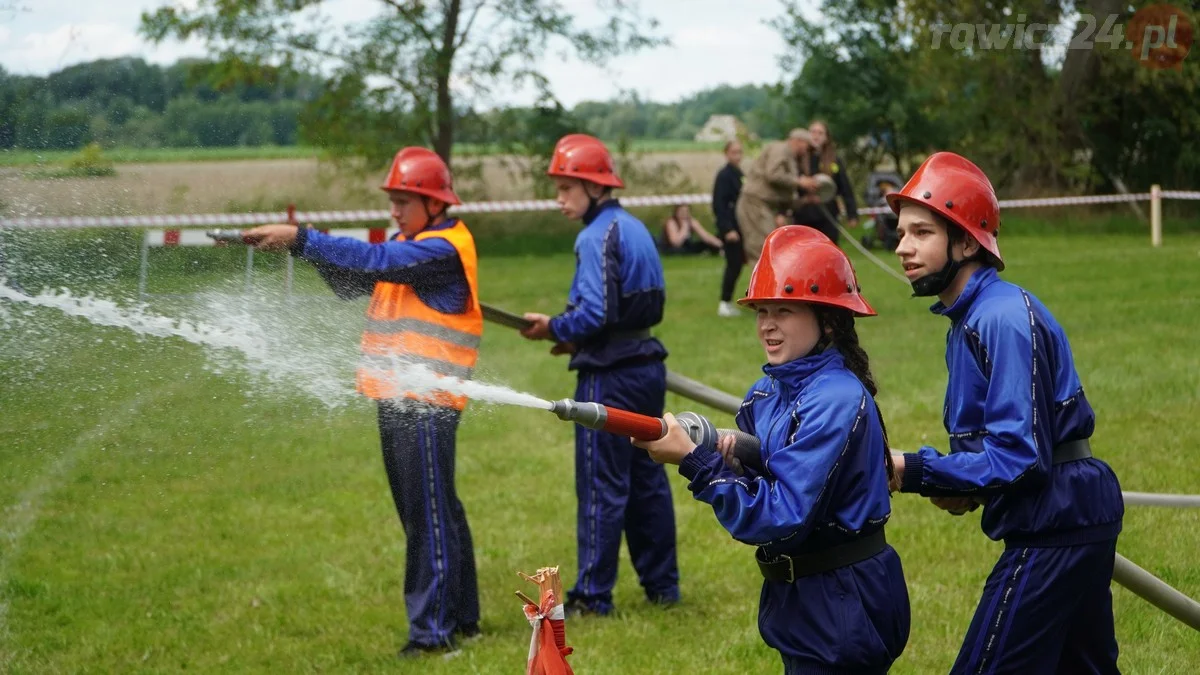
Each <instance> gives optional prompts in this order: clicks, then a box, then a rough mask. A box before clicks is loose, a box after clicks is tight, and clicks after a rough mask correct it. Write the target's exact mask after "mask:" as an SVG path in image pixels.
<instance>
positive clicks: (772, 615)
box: [679, 347, 909, 673]
mask: <svg viewBox="0 0 1200 675" xmlns="http://www.w3.org/2000/svg"><path fill="white" fill-rule="evenodd" d="M763 372H765V373H766V377H764V378H762V379H761V380H759V381H758V382H757V383H755V384H754V386H753V387H752V388H751V389H750V391H749V393H748V394H747V395H746V399H745V401H744V402H743V403H742V406H741V410H740V411H739V412H738V414H737V418H736V421H737V426H738V428H739V429H741V430H742V431H745V432H747V433H750V434H753V435H755V436H757V437H758V438H759V439H760V440H761V442H762V459H763V466H764V469H763V471H764V473H763V474H762V475H757V474H754V473H752V472H748V473H747V475H745V476H738V475H736V474H734V473H733V472H731V471H730V470H729V469H727V468H726V467H725V466H724V463H723V461H722V460H721V458H720V456H719V454H717V453H715V452H713V451H712V450H710V449H706V448H703V447H700V448H697V449H696V450H693V451H692V452H691V453H689V454H688V455H687V456H686V457H685V458H684V459H683V461H682V462H681V463H680V465H679V473H680V474H682V475H683V476H684V477H686V478H687V479H688V480H689V481H691V482H690V484H689V486H688V487H689V489H690V490H691V491H692V493H693V495H694V496H695V498H696V499H698V500H700V501H703V502H707V503H708V504H711V505H712V508H713V511H714V512H715V513H716V515H717V518H718V520H720V521H721V524H722V525H724V526H725V529H727V530H728V531H729V533H730V534H731V535H733V538H734V539H737V540H738V541H741V542H744V543H747V544H752V545H755V546H758V547H759V551H758V558H759V561H760V564H761V562H762V561H764V560H774V559H777V558H778V557H779V556H781V555H783V556H789V557H792V558H794V559H795V560H803V559H805V558H806V557H808V558H814V557H821V556H823V555H825V556H826V557H827V556H828V554H829V553H830V552H835V551H837V550H839V549H848V548H853V547H855V546H857V545H859V544H861V543H864V542H872V541H874V542H877V543H876V545H875V546H874V547H873V548H868V549H867V552H866V554H865V555H860V556H857V559H855V558H850V560H854V561H853V562H849V563H848V564H843V565H838V566H833V565H837V563H833V565H825V566H824V567H826V568H829V569H824V570H820V569H818V570H817V571H813V572H812V573H809V574H806V575H804V576H800V575H799V574H797V573H795V572H794V567H793V569H792V570H789V571H792V572H793V576H796V577H797V578H794V579H792V580H790V581H789V580H788V579H783V580H767V581H764V582H763V587H762V593H761V596H760V600H759V613H758V626H759V631H760V632H761V634H762V637H763V640H764V641H765V642H766V643H767V644H768V645H770V646H771V647H774V648H775V649H777V650H779V651H780V652H781V653H782V655H783V661H784V665H785V670H786V672H788V673H885V672H887V670H888V668H890V667H891V664H892V662H893V661H895V659H896V658H897V657H898V656H899V655H900V653H901V652H902V651H903V650H904V647H905V645H906V644H907V642H908V634H909V601H908V590H907V587H906V586H905V583H904V571H903V569H902V568H901V565H900V558H899V556H898V555H897V554H896V551H895V550H893V549H892V547H891V546H890V545H887V544H886V543H884V542H883V539H882V533H883V528H884V524H885V523H886V522H887V520H888V517H889V516H890V514H891V502H890V498H889V495H888V485H887V483H888V479H887V468H886V464H885V454H884V453H886V452H887V448H886V447H885V443H884V440H883V439H884V436H883V432H882V428H881V424H880V418H879V411H878V409H877V408H876V407H875V401H874V399H873V398H872V397H871V395H870V394H869V393H868V392H867V390H866V389H865V388H864V387H863V385H862V383H861V382H860V381H859V380H858V378H857V377H855V375H854V374H853V373H852V372H851V371H849V370H848V369H847V368H846V367H845V363H844V360H843V357H842V354H841V353H840V352H838V351H837V349H836V348H832V347H831V348H828V349H826V350H825V351H823V352H820V353H818V354H814V355H809V356H805V357H803V358H799V359H795V360H793V361H789V362H787V363H784V364H780V365H777V366H770V365H768V366H765V367H764V368H763ZM765 574H766V573H765V570H764V575H765ZM768 579H770V577H768Z"/></svg>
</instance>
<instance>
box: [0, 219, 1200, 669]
mask: <svg viewBox="0 0 1200 675" xmlns="http://www.w3.org/2000/svg"><path fill="white" fill-rule="evenodd" d="M1003 243H1004V246H1005V252H1006V257H1008V258H1009V259H1010V260H1011V262H1010V263H1009V268H1008V270H1007V271H1006V272H1005V273H1004V275H1005V276H1006V277H1007V278H1009V279H1011V280H1014V281H1016V282H1019V283H1022V284H1024V285H1026V286H1027V287H1028V288H1030V289H1031V290H1032V291H1033V292H1034V293H1035V294H1036V295H1038V296H1039V297H1040V298H1041V299H1042V300H1043V301H1044V302H1045V303H1046V304H1047V305H1048V306H1049V307H1050V308H1051V310H1052V311H1053V312H1054V313H1055V314H1056V315H1057V316H1058V318H1059V320H1060V321H1061V322H1062V324H1063V325H1064V326H1065V328H1066V330H1067V333H1068V335H1069V336H1070V338H1071V340H1072V343H1073V346H1074V348H1075V355H1076V358H1077V361H1078V367H1079V371H1080V375H1081V376H1082V379H1083V382H1084V385H1085V387H1086V389H1087V392H1088V397H1089V399H1090V400H1091V402H1092V404H1093V406H1094V407H1095V408H1096V411H1097V414H1098V418H1099V419H1098V424H1097V432H1096V435H1095V437H1094V438H1093V448H1094V450H1095V451H1096V453H1097V454H1098V455H1099V456H1101V457H1103V458H1105V459H1106V460H1108V461H1109V462H1110V463H1111V464H1112V465H1113V466H1114V467H1115V469H1116V471H1117V473H1118V475H1119V476H1120V477H1121V480H1122V483H1123V485H1124V487H1125V488H1126V489H1128V490H1138V491H1160V492H1177V493H1200V462H1197V454H1196V453H1197V451H1198V448H1200V429H1198V428H1197V425H1196V423H1195V420H1196V415H1197V410H1200V395H1198V388H1200V357H1198V356H1197V352H1196V345H1197V344H1198V342H1197V339H1196V335H1197V330H1198V329H1200V257H1198V254H1200V236H1196V235H1172V236H1171V237H1170V238H1169V240H1168V242H1167V245H1166V246H1165V247H1164V248H1162V249H1158V250H1154V249H1151V248H1150V247H1149V246H1148V245H1147V242H1146V238H1145V237H1144V236H1140V235H1139V236H1132V235H1130V236H1123V235H1098V236H1088V235H1084V234H1077V235H1071V236H1067V235H1046V236H1041V237H1030V236H1013V237H1010V238H1007V239H1005V240H1004V242H1003ZM853 257H854V260H855V262H856V265H857V267H858V269H859V272H860V275H861V278H862V286H863V289H864V292H865V293H866V294H867V296H868V298H869V299H870V301H871V302H872V303H873V304H874V305H875V307H876V308H877V309H878V310H879V312H880V315H881V316H880V317H879V318H876V319H870V320H866V321H862V322H860V324H859V325H860V328H861V335H862V339H863V343H864V345H865V346H866V348H867V349H868V351H869V352H870V354H871V356H872V362H873V364H874V370H875V373H876V375H877V376H878V378H879V380H880V384H881V388H882V392H881V394H880V405H881V408H882V410H883V411H884V413H885V415H886V419H887V423H888V429H889V431H890V435H891V441H892V444H893V446H895V447H900V448H915V447H917V446H918V445H921V444H931V445H933V446H935V447H939V448H942V449H945V447H946V439H945V434H944V431H943V429H942V427H941V409H942V392H943V389H944V385H945V377H946V376H945V367H944V362H943V351H942V350H943V345H944V334H945V330H946V327H947V323H946V320H945V319H942V318H940V317H935V316H933V315H931V314H929V312H928V311H927V309H926V308H927V306H928V304H929V303H928V302H927V301H926V300H919V299H912V298H910V297H909V294H908V292H907V289H906V288H905V287H904V286H902V285H901V284H900V283H899V282H897V281H896V280H895V279H893V278H892V277H890V276H888V275H886V274H884V273H883V272H882V271H881V270H879V269H877V268H875V267H874V266H873V265H872V264H871V263H869V262H868V261H866V260H865V259H863V258H862V257H861V256H858V255H857V254H854V256H853ZM888 262H889V263H891V264H893V266H894V263H893V262H892V261H891V260H890V259H888ZM572 263H573V259H572V257H571V256H570V254H569V252H565V251H564V252H563V253H562V254H559V255H554V256H550V257H537V258H535V257H484V258H483V260H482V261H481V287H482V289H483V294H484V297H485V300H487V301H489V302H492V303H495V304H498V305H501V306H504V307H507V308H510V309H513V310H524V311H543V312H553V311H556V310H558V309H559V308H560V307H561V304H562V301H563V299H564V298H565V294H566V289H567V286H568V284H569V281H570V276H571V269H572ZM720 267H721V264H720V262H719V261H718V259H716V258H691V259H669V260H667V261H666V269H667V277H668V306H667V317H666V320H665V321H664V323H663V325H662V326H661V327H660V328H659V329H658V330H657V334H658V335H659V336H660V337H661V338H662V339H663V341H664V342H665V343H666V345H667V346H668V348H669V349H670V350H671V356H670V359H669V361H668V364H669V366H670V367H671V368H673V369H675V370H677V371H679V372H681V373H683V374H686V375H688V376H690V377H693V378H696V379H699V380H701V381H704V382H706V383H708V384H711V385H713V386H715V387H718V388H721V389H724V390H727V391H730V392H734V393H737V394H739V395H740V394H741V393H742V392H744V391H745V389H746V388H747V386H748V385H749V384H750V383H751V382H752V381H753V380H754V379H755V378H756V377H757V376H758V375H759V372H760V371H759V367H760V365H761V356H760V352H759V349H758V346H757V341H756V339H755V337H754V330H753V325H754V322H753V320H752V319H751V318H750V317H749V315H747V316H746V317H744V318H742V319H718V318H717V317H716V312H715V310H716V293H717V288H718V284H719V274H720ZM155 275H156V276H155V277H154V280H153V283H155V284H158V285H159V286H160V287H162V288H167V287H170V286H172V285H173V284H174V285H178V286H180V287H183V286H188V285H194V284H195V282H196V280H195V279H183V278H181V277H179V276H172V275H171V273H170V272H169V271H162V270H159V271H156V272H155ZM747 276H748V275H744V276H743V277H742V284H743V287H744V283H745V281H746V279H747ZM228 277H229V278H231V279H233V280H235V282H236V281H237V280H238V279H239V278H240V277H239V273H238V272H236V271H231V272H230V273H229V274H228ZM304 281H305V283H307V284H312V283H313V280H312V278H311V275H307V274H306V275H305V276H304ZM165 306H166V305H164V307H165ZM294 307H295V312H297V313H300V312H303V311H305V309H304V308H305V305H304V304H303V303H302V302H298V303H296V304H295V305H294ZM312 307H313V309H312V310H311V311H314V312H341V313H342V315H343V316H344V317H346V319H345V323H346V324H347V325H346V326H345V330H343V331H341V332H338V333H337V335H336V337H331V338H330V339H331V340H334V339H336V340H337V341H339V342H338V345H335V346H331V347H330V349H331V351H337V349H339V348H344V347H345V346H346V343H347V341H352V339H353V337H352V336H353V332H354V330H355V329H356V325H355V324H354V322H355V321H357V316H358V311H359V308H360V307H361V305H351V306H344V307H340V308H334V309H330V303H328V302H325V301H321V302H314V303H312ZM162 311H164V312H166V311H167V310H166V309H164V310H162ZM0 330H2V333H0V335H2V336H3V337H2V338H0V340H3V343H4V344H0V410H2V411H3V414H0V439H2V441H0V507H2V508H3V511H2V512H0V672H12V673H59V672H61V673H78V672H97V673H110V672H111V673H120V672H132V671H138V672H178V671H182V670H186V671H188V672H238V673H241V672H264V673H265V672H271V673H279V672H285V673H296V672H318V671H319V672H405V673H464V672H465V673H474V672H478V673H514V672H521V671H522V670H523V667H524V659H525V655H526V652H527V649H528V642H529V632H530V628H529V625H528V624H527V623H526V621H525V619H524V616H523V615H522V612H521V605H520V602H519V601H518V600H517V599H516V598H515V597H514V596H513V591H514V590H517V589H521V590H525V591H527V592H529V591H530V590H531V587H530V586H529V585H528V584H526V583H525V582H523V581H521V579H520V578H518V576H517V574H516V573H517V571H518V570H520V571H525V572H533V571H534V570H535V569H536V568H538V567H542V566H550V565H560V566H561V568H562V572H563V576H564V578H565V580H566V581H567V583H570V581H571V580H572V579H573V575H574V571H575V496H574V482H573V481H574V478H573V475H574V474H573V464H574V461H573V450H572V435H573V431H572V428H571V426H570V425H568V424H565V423H563V422H560V421H558V420H557V419H555V418H553V417H551V416H550V415H548V414H546V413H544V412H539V411H535V410H527V409H517V408H501V407H493V406H485V405H481V404H473V405H472V406H471V407H470V408H469V410H468V412H467V414H466V416H465V418H464V423H463V425H462V427H461V428H460V432H459V446H458V448H459V449H458V467H457V471H458V486H459V491H460V494H461V496H462V499H463V501H464V503H465V505H466V509H467V513H468V516H469V518H470V522H471V526H472V530H473V535H474V539H475V546H476V557H477V561H478V565H479V575H480V587H481V593H482V602H483V629H484V632H485V637H483V638H482V639H480V640H478V641H475V642H472V643H469V644H467V645H466V646H465V648H464V649H463V650H462V652H461V653H460V654H459V655H458V656H456V657H455V658H452V659H443V658H440V657H436V658H431V659H425V660H421V661H405V662H400V661H397V660H396V659H395V657H394V654H395V652H396V650H397V649H399V648H400V647H401V646H402V645H403V644H404V641H405V637H406V634H405V626H406V624H405V615H404V604H403V571H404V538H403V533H402V531H401V528H400V525H399V521H398V519H397V517H396V514H395V511H394V509H393V506H392V503H391V497H390V494H389V491H388V487H387V483H386V480H385V477H384V472H383V467H382V462H381V460H380V457H379V448H378V437H377V434H376V429H375V416H374V410H373V408H372V407H371V406H370V405H369V404H367V403H366V402H364V401H353V402H352V403H350V404H349V405H344V406H340V407H334V408H330V407H327V406H326V405H324V404H322V403H321V402H319V401H318V400H316V399H314V398H312V397H310V396H308V395H307V394H305V393H303V388H302V387H301V386H300V384H301V383H300V382H299V381H297V382H296V386H295V387H294V388H292V389H291V390H290V391H289V389H288V388H287V387H283V388H281V387H279V386H271V387H268V386H264V385H263V384H262V382H261V381H260V380H261V377H260V376H256V375H251V374H248V373H247V372H245V371H243V370H241V369H238V368H231V367H229V363H230V362H231V359H230V355H229V354H215V353H213V352H211V351H209V350H207V349H205V348H202V347H199V346H196V345H193V344H189V343H187V342H185V341H184V340H181V339H178V338H148V337H145V338H135V337H134V336H133V335H132V334H131V333H129V332H128V331H125V330H123V329H120V328H103V327H96V326H92V325H90V324H88V323H87V322H85V321H84V320H82V319H78V318H68V317H64V316H62V315H60V314H58V313H57V312H56V311H54V310H49V309H29V308H25V307H22V306H19V305H14V304H11V303H7V302H5V301H0ZM309 337H310V339H311V338H312V336H309ZM315 339H316V340H317V341H319V340H320V339H321V336H316V338H315ZM547 347H548V345H547V344H545V343H542V344H530V343H527V342H525V341H523V340H522V339H520V338H519V337H518V336H517V335H515V334H514V333H512V332H511V331H509V330H507V329H505V328H501V327H497V326H488V327H487V329H486V333H485V340H484V347H483V352H482V357H481V362H480V368H479V379H481V380H485V381H489V382H495V383H501V384H506V385H509V386H511V387H514V388H516V389H520V390H522V391H527V392H531V393H534V394H537V395H540V396H542V397H544V398H558V397H564V396H570V395H571V394H572V393H573V387H574V384H573V377H572V375H571V374H569V373H568V372H567V371H566V369H565V366H566V364H565V361H563V360H562V359H557V358H553V357H550V356H549V355H548V354H547ZM214 357H216V358H217V359H218V361H220V362H221V363H222V364H223V365H224V367H214V366H213V365H212V364H213V359H214ZM304 358H307V352H306V351H305V350H304V349H299V348H298V349H297V353H296V354H295V359H297V370H299V367H300V365H302V364H300V363H299V360H301V359H304ZM236 361H237V359H236V358H233V359H232V362H233V363H236ZM285 361H286V359H285ZM347 372H349V371H348V370H347ZM296 377H300V376H298V375H297V376H296ZM668 409H670V410H674V411H680V410H687V409H694V410H699V411H702V412H705V413H710V414H713V415H714V417H715V419H716V420H717V421H718V422H719V423H720V424H722V425H724V424H728V423H729V418H728V416H725V415H722V414H719V413H714V412H713V411H711V410H707V409H705V408H703V407H702V406H698V405H696V404H692V403H690V402H687V401H684V400H681V399H680V398H678V397H676V396H674V395H672V396H670V397H669V398H668ZM671 475H672V489H673V491H674V495H675V508H676V517H677V522H678V528H679V536H678V542H679V555H680V567H681V574H682V590H683V596H684V601H683V603H682V604H681V605H680V606H678V607H675V608H672V609H665V610H664V609H662V608H658V607H652V606H650V605H648V604H647V603H646V602H645V601H644V599H643V596H642V594H641V591H640V588H639V587H638V585H637V581H636V577H635V575H634V574H633V571H632V569H631V567H630V566H629V564H628V561H627V557H626V556H624V555H623V560H622V567H621V572H620V579H619V582H618V585H617V589H616V603H617V606H618V612H617V614H616V616H614V617H611V618H606V619H583V620H577V621H572V622H569V623H568V628H567V634H568V639H569V642H570V644H571V645H572V646H573V647H574V648H575V654H574V655H573V656H571V657H570V661H571V663H572V665H573V667H574V669H575V672H577V673H581V674H585V673H613V674H616V673H673V672H680V673H684V672H705V673H746V672H753V673H762V672H778V671H779V670H780V667H779V661H778V657H777V655H776V654H775V653H774V652H773V651H772V650H770V649H768V648H767V647H765V646H764V645H763V644H762V642H761V639H760V638H759V636H758V631H757V628H756V615H757V602H758V595H759V587H760V585H761V577H760V575H759V573H758V571H757V568H756V567H755V565H754V561H753V555H752V554H753V549H752V548H750V547H748V546H745V545H742V544H739V543H737V542H735V541H733V540H732V539H730V537H729V536H728V535H727V534H726V533H725V532H724V530H722V529H721V528H720V527H719V526H718V525H717V523H716V520H715V518H714V517H713V515H712V512H711V509H710V508H709V507H708V506H706V505H704V504H701V503H698V502H695V501H694V500H692V498H691V496H690V494H689V493H688V492H687V490H686V484H685V481H684V480H683V479H682V478H681V477H680V476H678V474H675V473H674V472H672V474H671ZM1198 528H1200V511H1194V510H1192V511H1189V510H1172V509H1164V508H1152V507H1129V508H1128V510H1127V515H1126V519H1125V532H1124V534H1122V536H1121V541H1120V550H1121V552H1122V553H1123V554H1125V555H1126V556H1128V557H1129V558H1131V559H1132V560H1134V561H1135V562H1137V563H1139V564H1141V565H1142V566H1144V567H1146V568H1147V569H1149V570H1150V571H1152V572H1154V573H1155V574H1157V575H1158V576H1160V577H1162V578H1163V579H1165V580H1166V581H1168V582H1169V583H1171V584H1173V585H1175V586H1176V587H1178V588H1180V589H1181V590H1183V591H1184V592H1185V593H1187V594H1189V595H1191V596H1192V597H1196V598H1200V562H1197V560H1196V557H1195V556H1196V552H1197V539H1196V534H1195V533H1196V531H1197V529H1198ZM888 537H889V540H890V541H891V542H892V543H893V545H894V546H895V547H896V548H897V550H898V551H899V552H900V555H901V556H902V558H903V561H904V567H905V571H906V575H907V581H908V587H909V591H910V594H911V599H912V608H913V617H912V625H913V628H912V636H911V639H910V641H909V643H908V647H907V649H906V651H905V653H904V655H903V657H902V658H901V659H900V661H899V662H898V663H897V665H896V667H895V669H894V671H893V672H896V673H938V672H946V671H947V670H948V669H949V667H950V665H951V663H952V662H953V660H954V657H955V654H956V653H957V650H958V645H959V642H960V640H961V636H962V634H963V632H964V631H965V629H966V627H967V624H968V622H969V620H970V617H971V613H972V611H973V609H974V605H975V602H976V600H977V598H978V596H979V592H980V589H981V586H982V583H983V580H984V578H985V577H986V575H987V573H988V571H989V570H990V567H991V564H992V562H993V561H994V559H995V557H996V556H997V555H998V554H999V552H1000V551H1001V545H1000V544H998V543H995V542H991V541H989V540H987V538H986V537H985V536H984V535H983V534H982V533H981V532H980V531H979V513H978V512H977V513H975V514H971V515H968V516H965V517H961V518H955V517H951V516H949V515H947V514H945V513H944V512H942V511H939V510H937V509H935V508H933V507H932V506H931V505H930V504H929V503H928V502H926V501H924V500H922V499H920V498H917V497H914V496H910V495H897V497H896V499H895V500H894V512H893V518H892V521H891V523H890V524H889V527H888ZM1114 605H1115V610H1116V615H1117V636H1118V639H1119V641H1120V644H1121V665H1122V667H1123V670H1124V672H1128V673H1188V672H1194V671H1195V669H1196V664H1198V663H1200V634H1198V633H1196V632H1195V631H1193V630H1191V629H1189V628H1186V627H1184V626H1183V625H1182V624H1180V623H1179V622H1177V621H1175V620H1174V619H1172V618H1170V617H1168V616H1166V615H1165V614H1163V613H1161V612H1160V611H1158V610H1157V609H1154V608H1152V607H1151V606H1150V605H1148V604H1147V603H1145V602H1144V601H1142V600H1141V599H1139V598H1137V597H1136V596H1134V595H1132V594H1131V593H1129V592H1127V591H1125V590H1124V589H1122V588H1120V587H1116V586H1114Z"/></svg>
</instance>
